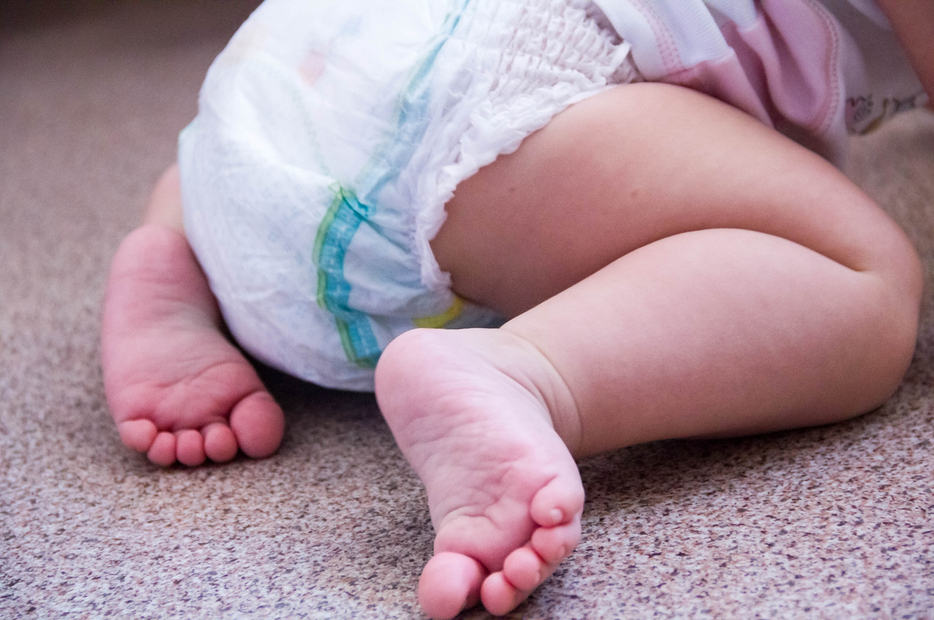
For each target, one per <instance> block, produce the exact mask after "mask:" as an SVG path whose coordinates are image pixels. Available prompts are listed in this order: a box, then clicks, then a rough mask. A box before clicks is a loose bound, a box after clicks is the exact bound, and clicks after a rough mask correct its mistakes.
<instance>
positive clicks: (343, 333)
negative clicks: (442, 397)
mask: <svg viewBox="0 0 934 620" xmlns="http://www.w3.org/2000/svg"><path fill="white" fill-rule="evenodd" d="M332 189H333V190H334V194H335V195H334V200H332V201H331V206H330V207H329V208H328V211H327V213H326V214H325V216H324V219H323V220H322V222H321V226H320V227H319V228H318V233H317V235H316V236H315V246H314V259H315V263H316V264H317V265H318V290H317V295H316V297H317V300H318V305H320V306H321V307H322V308H324V309H325V310H327V311H328V312H330V313H331V314H333V315H334V321H335V326H336V327H337V332H338V334H339V335H340V339H341V344H342V345H343V347H344V353H345V354H346V355H347V359H348V360H350V361H351V362H353V363H354V364H355V365H357V366H359V367H361V368H375V367H376V361H377V360H378V359H379V356H380V353H382V349H381V348H380V346H379V342H378V341H377V339H376V334H374V333H373V328H372V326H371V325H370V318H369V316H367V315H366V314H365V313H363V312H360V311H359V310H354V309H353V308H351V307H350V289H351V286H350V283H349V282H347V279H346V278H345V277H344V259H345V258H346V256H347V249H348V248H349V247H350V242H351V241H352V240H353V237H354V235H355V234H356V233H357V230H359V228H360V226H361V224H363V222H364V221H366V219H367V217H368V216H369V212H370V209H369V208H368V207H366V206H365V205H363V204H361V203H360V201H359V200H357V198H356V196H354V194H353V192H351V191H350V190H348V189H345V188H343V187H340V186H335V187H333V188H332Z"/></svg>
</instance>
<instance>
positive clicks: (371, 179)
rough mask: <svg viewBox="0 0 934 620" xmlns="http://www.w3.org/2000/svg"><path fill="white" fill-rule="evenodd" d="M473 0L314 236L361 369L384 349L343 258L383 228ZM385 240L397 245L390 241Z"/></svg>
mask: <svg viewBox="0 0 934 620" xmlns="http://www.w3.org/2000/svg"><path fill="white" fill-rule="evenodd" d="M469 3H470V0H457V1H456V2H453V3H452V4H454V5H455V8H454V10H452V11H451V12H450V13H449V14H448V15H447V17H446V19H445V23H444V25H443V26H442V28H441V31H440V32H439V33H438V35H437V36H436V37H435V38H434V40H433V41H431V42H430V44H429V46H428V49H427V50H426V52H425V54H424V56H423V57H422V58H421V61H420V62H419V63H418V64H417V65H416V66H415V67H414V68H413V71H412V72H411V73H410V74H409V77H408V79H407V80H406V85H405V88H403V89H402V90H401V92H400V93H399V97H398V99H397V101H396V109H395V113H394V115H393V116H394V118H393V124H394V127H395V130H394V131H391V132H387V134H386V140H385V142H384V143H383V144H382V145H380V146H379V147H378V148H376V149H375V150H374V152H373V155H372V156H371V157H370V159H369V161H368V162H367V164H366V165H364V166H363V168H362V169H361V171H360V173H359V174H358V175H357V177H356V179H355V180H354V182H353V183H352V186H353V187H354V189H355V190H356V193H355V192H354V191H352V190H351V189H349V188H347V187H344V186H342V185H334V186H333V187H331V190H332V191H333V192H334V199H333V200H332V201H331V205H330V207H329V208H328V211H327V213H326V214H325V216H324V218H323V220H322V222H321V225H320V226H319V227H318V232H317V234H316V235H315V244H314V254H313V256H314V260H315V264H316V265H317V267H318V289H317V294H316V297H317V301H318V304H319V305H320V306H321V307H322V308H324V309H325V310H327V311H328V312H330V313H331V314H333V315H334V319H335V325H336V327H337V331H338V334H339V335H340V339H341V344H342V346H343V348H344V352H345V354H346V355H347V359H348V360H350V362H352V363H353V364H355V365H357V366H359V367H361V368H375V367H376V362H377V360H378V359H379V356H380V354H381V353H382V349H381V348H380V346H379V342H378V340H377V338H376V334H375V333H374V331H373V326H372V323H371V319H370V317H369V316H368V315H367V314H366V313H363V312H360V311H359V310H355V309H353V308H351V307H350V293H351V285H350V283H349V282H348V281H347V278H346V277H345V274H344V260H345V258H346V255H347V251H348V249H349V248H350V244H351V242H352V241H353V238H354V235H356V233H357V231H358V230H359V229H360V226H361V225H363V224H364V223H366V224H367V225H368V226H371V227H373V228H374V229H375V230H377V231H379V227H378V226H376V225H375V224H374V223H373V222H372V221H371V216H372V214H373V212H374V210H375V209H374V205H377V204H378V203H379V197H380V194H381V192H382V190H383V188H384V187H385V186H386V185H387V184H389V183H392V182H393V181H395V180H396V179H397V178H398V177H399V174H400V172H402V170H404V169H405V167H406V166H407V165H408V163H409V161H410V160H411V158H412V155H413V154H414V152H415V150H416V149H417V148H418V145H419V144H420V143H421V141H422V139H423V137H424V134H425V131H426V129H427V127H428V124H429V122H430V120H431V118H430V112H429V107H430V103H431V90H430V84H429V80H428V78H429V76H430V71H431V67H432V66H433V65H434V63H435V61H436V60H437V58H438V54H439V53H440V52H441V49H442V48H443V47H444V44H445V43H446V42H447V41H448V40H449V39H450V36H451V33H452V32H453V31H454V28H455V27H456V26H457V24H458V22H459V21H460V17H461V15H462V13H463V11H464V9H465V8H466V6H467V5H468V4H469ZM358 196H359V199H358ZM361 200H362V201H363V202H361ZM386 242H387V243H392V241H391V240H389V239H386ZM425 320H426V321H432V319H425Z"/></svg>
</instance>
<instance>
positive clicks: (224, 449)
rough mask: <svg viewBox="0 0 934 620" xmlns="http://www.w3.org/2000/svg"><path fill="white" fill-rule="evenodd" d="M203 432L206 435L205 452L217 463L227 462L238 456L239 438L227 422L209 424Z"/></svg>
mask: <svg viewBox="0 0 934 620" xmlns="http://www.w3.org/2000/svg"><path fill="white" fill-rule="evenodd" d="M201 434H202V435H203V436H204V454H205V456H207V457H208V458H209V459H211V460H212V461H214V462H215V463H226V462H227V461H229V460H231V459H232V458H233V457H235V456H237V438H236V437H235V436H234V433H233V431H232V430H230V427H229V426H227V425H226V424H223V423H221V422H215V423H214V424H208V425H207V426H206V427H205V428H204V429H203V430H202V431H201Z"/></svg>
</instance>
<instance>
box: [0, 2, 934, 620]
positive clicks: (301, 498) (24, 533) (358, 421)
mask: <svg viewBox="0 0 934 620" xmlns="http://www.w3.org/2000/svg"><path fill="white" fill-rule="evenodd" d="M60 4H61V5H62V6H65V5H68V6H70V7H71V8H70V9H68V10H64V11H56V10H54V7H53V8H52V9H49V10H45V11H43V12H39V13H36V11H35V10H33V9H30V6H31V5H29V4H28V3H25V2H20V3H13V4H8V5H6V8H5V9H4V12H0V618H101V617H114V618H138V619H143V618H220V617H223V618H249V617H262V618H419V617H421V615H420V612H419V610H418V605H417V600H416V586H417V582H418V575H419V572H420V570H421V567H422V565H423V564H424V563H425V561H426V560H427V559H428V558H429V557H430V555H431V549H432V538H433V534H432V531H431V525H430V521H429V516H428V511H427V508H426V504H425V500H424V494H423V491H422V490H421V488H420V485H419V483H418V480H417V478H416V477H415V476H414V474H413V473H412V471H411V470H410V469H409V467H408V465H407V464H406V462H405V461H404V459H403V458H402V456H401V454H400V453H399V452H398V450H397V448H396V447H395V445H394V443H393V439H392V436H391V435H390V433H389V430H388V429H387V427H386V425H385V424H384V422H383V421H382V419H381V418H380V415H379V412H378V410H377V407H376V404H375V402H374V400H373V398H372V397H371V396H369V395H358V394H348V393H340V392H332V391H327V390H323V389H319V388H316V387H314V386H309V385H304V384H301V383H299V382H297V381H294V380H292V379H289V378H287V377H284V376H282V375H280V374H277V373H275V372H272V371H268V370H263V376H264V378H265V379H266V380H267V382H268V383H269V386H270V389H271V390H272V391H273V393H274V394H275V395H276V396H277V397H278V398H279V399H280V401H281V402H282V404H283V406H284V408H285V411H286V415H287V418H288V428H287V432H286V437H285V442H284V444H283V445H282V449H281V450H280V451H279V453H278V454H277V455H275V456H274V457H272V458H270V459H267V460H263V461H250V460H246V459H241V460H236V461H235V462H233V463H231V464H228V465H224V466H207V467H202V468H198V469H191V470H189V469H185V468H181V467H179V468H171V469H164V470H163V469H158V468H156V467H153V466H151V465H150V464H148V463H147V462H146V460H145V459H144V458H143V457H142V456H140V455H138V454H135V453H133V452H131V451H130V450H128V449H126V448H124V447H123V446H122V444H121V443H120V441H119V438H118V437H117V434H116V432H115V430H114V427H113V424H112V422H111V419H110V415H109V413H108V409H107V404H106V402H105V399H104V392H103V386H102V380H101V371H100V362H99V357H100V347H99V331H100V330H99V322H100V305H101V298H102V295H103V288H104V281H105V276H106V272H107V267H108V264H109V261H110V257H111V256H112V255H113V252H114V251H115V249H116V247H117V245H118V244H119V242H120V240H121V239H122V238H123V236H125V235H126V234H127V233H128V232H129V231H130V230H131V229H132V228H133V227H134V226H135V225H136V223H137V222H138V220H139V217H140V213H141V209H142V206H143V204H144V201H145V199H146V196H147V193H148V191H149V189H150V188H151V186H152V184H153V183H154V181H155V180H156V178H157V177H158V175H159V174H160V172H161V171H162V170H163V169H164V168H165V167H166V166H167V165H168V164H169V163H170V162H171V161H172V160H173V159H174V150H175V140H176V136H177V133H178V131H179V130H180V129H181V128H182V127H183V126H184V125H185V124H186V123H187V122H188V121H189V120H190V119H191V117H192V116H193V114H194V112H195V102H196V96H197V92H198V87H199V85H200V82H201V79H202V77H203V75H204V72H205V70H206V69H207V66H208V64H209V63H210V61H211V60H212V58H213V57H214V55H215V54H216V53H217V52H218V51H219V50H220V49H221V48H222V47H223V45H224V44H225V42H226V41H227V39H228V38H229V36H230V35H231V34H232V32H233V30H234V29H235V28H236V26H237V24H238V23H239V22H240V21H242V19H243V18H244V17H245V16H246V15H247V14H248V13H249V11H250V10H251V8H252V6H253V5H254V4H255V3H250V2H242V1H226V2H219V1H213V2H211V1H208V0H198V1H188V2H182V1H170V0H160V1H153V2H142V1H138V0H137V1H132V0H126V1H120V2H117V1H110V2H104V1H100V2H83V3H77V5H80V6H79V8H74V7H75V6H76V4H75V3H60ZM850 174H851V175H852V176H853V178H854V179H855V180H856V181H857V183H859V184H860V185H861V186H862V187H864V188H865V189H866V191H867V192H868V193H869V194H871V195H872V196H873V197H875V198H876V199H877V200H878V201H879V202H880V204H882V205H883V206H884V208H885V209H887V210H888V211H889V212H890V213H891V214H892V215H893V216H894V217H895V218H896V219H897V220H898V221H899V222H900V223H901V224H902V225H903V226H904V227H905V228H906V229H907V230H908V231H909V233H910V235H911V236H912V238H913V239H914V241H915V243H916V244H917V247H918V248H919V251H920V253H921V255H922V257H923V259H924V262H925V265H926V268H927V269H928V270H929V272H930V270H931V267H932V266H934V115H931V114H928V113H926V112H918V113H912V114H909V115H906V116H904V117H901V118H899V119H897V120H896V121H893V122H892V123H891V124H890V125H888V126H887V127H885V128H884V129H883V130H882V131H880V132H879V133H876V134H874V135H872V136H869V137H867V138H865V139H862V140H860V141H858V142H857V144H855V145H854V158H853V164H852V168H851V170H850ZM929 306H930V298H927V301H926V307H928V308H929ZM925 316H926V318H925V320H924V323H923V325H922V329H921V335H920V342H919V346H918V350H917V354H916V357H915V360H914V363H913V364H912V366H911V368H910V370H909V372H908V375H907V377H906V378H905V381H904V384H903V385H902V387H901V389H900V390H899V391H898V393H897V394H896V395H895V396H894V397H893V398H892V399H891V400H890V401H889V402H888V403H886V405H885V406H883V407H882V408H881V409H880V410H878V411H875V412H873V413H871V414H869V415H866V416H864V417H861V418H859V419H856V420H853V421H851V422H848V423H845V424H839V425H835V426H831V427H825V428H815V429H808V430H801V431H794V432H787V433H780V434H774V435H768V436H763V437H752V438H745V439H737V440H723V441H690V442H687V441H684V442H674V441H671V442H661V443H655V444H650V445H643V446H637V447H633V448H630V449H626V450H620V451H618V452H614V453H612V454H607V455H603V456H600V457H596V458H591V459H587V460H584V461H582V462H581V469H582V476H583V481H584V485H585V487H586V491H587V494H588V498H589V501H588V504H587V508H586V511H585V514H584V521H583V529H584V535H583V542H582V543H581V545H580V547H579V548H578V549H577V551H576V552H575V553H574V554H573V555H572V556H571V558H570V559H569V560H568V561H567V562H565V563H564V564H563V565H562V567H561V568H560V570H558V572H557V573H556V574H555V575H554V576H553V577H552V578H551V579H549V580H548V581H547V582H546V584H545V585H544V586H543V587H542V588H541V589H540V590H538V592H537V593H536V594H535V595H534V596H533V597H532V598H531V600H530V601H529V602H527V603H526V604H524V605H522V606H521V607H520V608H519V609H518V610H516V611H515V612H514V613H513V614H511V616H510V617H512V618H561V619H573V618H633V619H645V618H754V617H763V618H775V617H783V618H840V619H844V618H846V619H850V618H862V617H872V618H930V617H934V615H932V614H934V612H932V611H931V610H932V609H934V491H932V486H934V472H932V469H934V426H932V420H934V314H932V313H931V312H930V311H929V310H926V313H925ZM464 617H466V618H484V617H486V615H485V614H484V613H483V612H482V611H476V610H475V611H470V612H467V613H466V614H464Z"/></svg>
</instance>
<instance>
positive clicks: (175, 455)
mask: <svg viewBox="0 0 934 620" xmlns="http://www.w3.org/2000/svg"><path fill="white" fill-rule="evenodd" d="M101 339H102V355H103V369H104V387H105V390H106V393H107V401H108V403H109V405H110V409H111V412H112V414H113V416H114V420H115V421H116V423H117V429H118V431H119V432H120V438H121V439H122V440H123V442H124V443H125V444H126V445H127V446H129V447H131V448H134V449H136V450H139V451H141V452H146V453H147V455H148V457H149V460H151V461H152V462H153V463H156V464H158V465H171V464H172V463H174V462H175V461H176V460H178V461H179V462H181V463H184V464H185V465H200V464H201V463H203V462H204V460H205V458H209V459H211V460H213V461H218V462H221V461H228V460H230V459H232V458H233V457H234V456H235V455H236V454H237V449H238V448H239V449H241V450H243V452H245V453H246V454H247V455H248V456H251V457H255V458H261V457H265V456H269V455H270V454H272V453H273V452H275V451H276V449H277V448H278V447H279V443H280V442H281V440H282V434H283V429H284V418H283V415H282V410H281V409H280V408H279V406H278V405H277V404H276V403H275V401H274V400H273V398H272V397H271V396H270V395H269V393H268V392H267V391H266V389H265V388H264V387H263V384H262V382H261V381H260V379H259V377H258V376H257V374H256V371H255V370H254V369H253V367H252V366H251V365H250V364H249V362H247V360H246V359H245V358H244V357H243V355H242V354H241V353H240V352H239V351H238V350H237V349H236V348H235V347H234V346H232V345H231V344H230V342H229V341H228V340H227V339H226V338H225V337H224V335H223V333H222V332H221V319H220V312H219V311H218V308H217V302H216V301H215V299H214V297H213V295H212V294H211V292H210V290H209V289H208V283H207V280H206V278H205V276H204V273H203V272H202V271H201V269H200V267H199V266H198V263H197V261H196V260H195V257H194V255H193V254H192V252H191V248H190V247H189V246H188V242H187V240H186V239H185V234H184V230H183V228H182V218H181V199H180V197H179V186H178V171H177V168H176V167H174V166H173V167H172V168H170V169H169V170H168V171H167V172H166V174H165V175H164V176H163V178H162V179H160V181H159V183H158V185H157V186H156V189H155V190H154V191H153V195H152V198H151V199H150V204H149V208H148V209H147V213H146V218H145V223H144V224H143V225H142V226H141V227H139V228H137V229H136V230H134V231H133V232H132V233H130V234H129V235H128V236H127V238H126V239H125V240H124V241H123V243H122V244H121V245H120V248H119V249H118V250H117V253H116V255H115V256H114V259H113V262H112V264H111V269H110V277H109V279H108V282H107V293H106V297H105V300H104V321H103V326H102V330H101Z"/></svg>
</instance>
